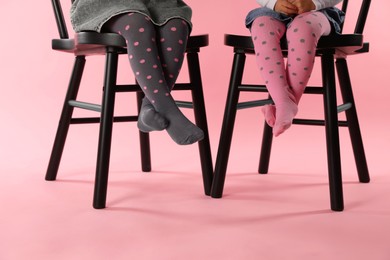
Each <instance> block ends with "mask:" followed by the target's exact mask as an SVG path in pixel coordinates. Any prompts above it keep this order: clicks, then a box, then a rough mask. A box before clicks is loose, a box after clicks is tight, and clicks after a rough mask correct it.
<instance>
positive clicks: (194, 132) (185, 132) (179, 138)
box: [166, 108, 204, 145]
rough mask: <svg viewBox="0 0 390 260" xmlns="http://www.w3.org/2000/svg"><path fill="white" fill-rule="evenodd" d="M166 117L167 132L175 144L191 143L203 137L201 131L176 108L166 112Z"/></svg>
mask: <svg viewBox="0 0 390 260" xmlns="http://www.w3.org/2000/svg"><path fill="white" fill-rule="evenodd" d="M166 118H167V119H168V120H169V125H168V127H167V132H168V134H169V136H170V137H171V138H172V139H173V140H174V141H175V142H176V143H177V144H180V145H187V144H193V143H195V142H198V141H200V140H202V139H203V138H204V133H203V131H202V130H201V129H200V128H199V127H197V126H196V125H194V124H193V123H192V122H191V121H190V120H188V119H187V118H186V117H185V116H184V115H183V114H182V112H181V111H180V110H179V109H178V108H175V109H172V110H171V111H169V112H167V113H166Z"/></svg>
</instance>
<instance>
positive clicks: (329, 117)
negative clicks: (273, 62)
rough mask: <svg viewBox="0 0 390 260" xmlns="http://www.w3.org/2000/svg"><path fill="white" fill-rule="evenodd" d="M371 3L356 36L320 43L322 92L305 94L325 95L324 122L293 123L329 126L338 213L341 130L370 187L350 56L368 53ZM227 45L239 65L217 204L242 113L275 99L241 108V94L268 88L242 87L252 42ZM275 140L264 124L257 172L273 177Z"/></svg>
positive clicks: (366, 2)
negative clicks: (339, 100) (365, 36)
mask: <svg viewBox="0 0 390 260" xmlns="http://www.w3.org/2000/svg"><path fill="white" fill-rule="evenodd" d="M370 2H371V1H370V0H362V5H361V9H360V13H359V16H358V18H357V23H356V26H355V30H354V33H353V34H342V35H331V36H324V37H322V38H321V39H320V41H319V43H318V46H317V51H316V56H318V57H320V59H321V67H322V81H323V82H322V83H323V86H320V87H318V86H316V87H307V89H306V91H305V93H307V94H321V95H323V100H324V115H325V117H324V120H313V119H294V121H293V123H294V124H301V125H322V126H325V130H326V144H327V157H328V173H329V186H330V202H331V209H332V210H334V211H342V210H343V209H344V202H343V190H342V177H341V162H340V144H339V129H338V127H339V126H347V127H348V129H349V133H350V137H351V141H352V146H353V152H354V155H355V161H356V166H357V171H358V175H359V181H360V182H363V183H367V182H369V181H370V177H369V173H368V167H367V162H366V157H365V153H364V147H363V142H362V137H361V133H360V128H359V122H358V117H357V112H356V107H355V102H354V98H353V94H352V86H351V81H350V77H349V72H348V67H347V60H346V58H347V56H349V55H354V54H360V53H366V52H368V47H369V44H368V43H365V42H363V34H362V33H363V28H364V25H365V22H366V18H367V14H368V10H369V6H370ZM353 4H356V1H354V2H353ZM347 6H348V0H344V1H343V6H342V10H343V11H345V12H346V11H347ZM225 45H227V46H231V47H233V48H234V60H233V68H232V72H231V78H230V85H229V90H228V97H227V101H226V107H225V113H224V118H223V125H222V130H221V136H220V141H219V147H218V154H217V159H216V165H215V171H214V179H213V185H212V189H211V196H212V197H213V198H220V197H222V193H223V187H224V182H225V177H226V170H227V164H228V158H229V152H230V146H231V140H232V134H233V127H234V122H235V117H236V112H237V110H238V109H244V108H251V107H256V106H263V105H265V104H272V100H271V99H270V98H267V99H263V100H254V101H247V102H239V96H240V93H241V92H267V89H266V88H265V85H250V84H243V83H242V78H243V72H244V66H245V59H246V55H247V54H254V49H253V43H252V39H251V37H249V36H238V35H225ZM281 46H282V50H283V52H284V54H287V44H286V41H284V42H283V41H282V43H281ZM334 62H335V63H336V69H337V75H338V80H339V85H340V89H341V93H342V98H343V104H341V105H337V100H336V83H335V68H334ZM340 112H345V114H346V120H344V121H341V120H339V119H338V113H340ZM272 137H273V136H272V128H271V127H269V126H268V125H267V124H266V123H265V124H264V132H263V141H262V147H261V155H260V163H259V169H258V172H259V173H263V174H265V173H267V172H268V166H269V160H270V153H271V145H272Z"/></svg>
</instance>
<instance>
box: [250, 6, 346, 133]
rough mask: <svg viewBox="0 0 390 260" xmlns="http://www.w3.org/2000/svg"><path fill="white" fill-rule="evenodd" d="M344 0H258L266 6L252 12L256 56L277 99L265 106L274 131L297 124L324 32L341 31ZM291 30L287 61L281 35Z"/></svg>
mask: <svg viewBox="0 0 390 260" xmlns="http://www.w3.org/2000/svg"><path fill="white" fill-rule="evenodd" d="M341 1H342V0H257V2H258V3H259V4H260V5H261V6H262V7H261V8H256V9H254V10H252V11H250V12H249V14H248V15H247V17H246V26H247V28H249V29H250V31H251V35H252V40H253V44H254V48H255V53H256V61H257V65H258V67H259V70H260V74H261V76H262V78H263V79H264V80H265V84H266V87H267V89H268V91H269V93H270V95H271V97H272V99H273V101H274V104H275V105H266V106H264V107H263V108H262V111H263V113H264V117H265V120H266V122H267V124H268V125H269V126H271V127H273V134H274V135H275V136H278V135H280V134H281V133H283V132H284V131H286V130H287V129H288V128H289V127H290V126H291V124H292V120H293V118H294V117H295V115H296V114H297V112H298V102H299V100H300V98H301V96H302V94H303V92H304V90H305V87H306V85H307V83H308V81H309V78H310V75H311V72H312V69H313V65H314V59H315V51H316V46H317V42H318V40H319V38H320V37H321V36H323V35H329V34H330V33H340V30H341V29H340V25H341V24H342V22H343V21H344V13H343V12H342V11H340V10H339V9H337V8H336V7H334V6H335V5H336V4H338V3H340V2H341ZM284 35H286V38H287V43H288V57H287V62H286V63H287V66H286V65H285V64H284V59H283V55H282V51H281V48H280V39H281V38H282V37H283V36H284Z"/></svg>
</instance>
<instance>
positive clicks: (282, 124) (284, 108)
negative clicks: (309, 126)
mask: <svg viewBox="0 0 390 260" xmlns="http://www.w3.org/2000/svg"><path fill="white" fill-rule="evenodd" d="M297 113H298V106H297V104H295V102H294V101H292V100H290V99H289V100H288V101H286V102H284V103H282V104H280V105H278V106H277V107H276V120H275V125H274V128H273V134H274V135H275V136H279V135H280V134H282V133H283V132H284V131H286V130H287V129H288V128H290V126H291V124H292V121H293V119H294V117H295V115H296V114H297Z"/></svg>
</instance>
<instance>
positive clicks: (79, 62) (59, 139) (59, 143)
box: [45, 56, 85, 181]
mask: <svg viewBox="0 0 390 260" xmlns="http://www.w3.org/2000/svg"><path fill="white" fill-rule="evenodd" d="M84 67H85V57H84V56H76V59H75V63H74V66H73V71H72V76H71V78H70V82H69V87H68V91H67V94H66V97H65V101H64V105H63V108H62V113H61V117H60V121H59V123H58V128H57V133H56V137H55V139H54V144H53V149H52V151H51V156H50V160H49V165H48V168H47V171H46V176H45V179H46V180H47V181H53V180H55V179H56V178H57V173H58V168H59V166H60V162H61V157H62V153H63V151H64V146H65V141H66V137H67V135H68V130H69V125H70V122H71V119H72V114H73V106H70V105H69V103H68V102H69V101H70V100H75V99H76V97H77V93H78V91H79V87H80V82H81V78H82V75H83V71H84Z"/></svg>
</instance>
